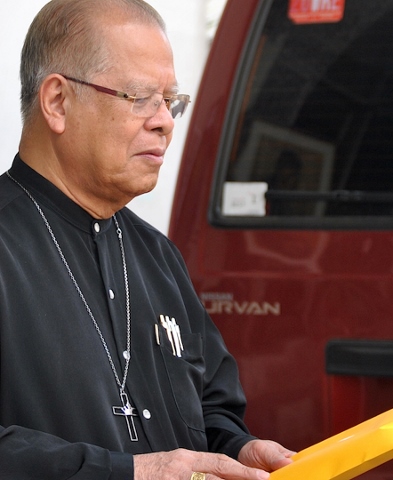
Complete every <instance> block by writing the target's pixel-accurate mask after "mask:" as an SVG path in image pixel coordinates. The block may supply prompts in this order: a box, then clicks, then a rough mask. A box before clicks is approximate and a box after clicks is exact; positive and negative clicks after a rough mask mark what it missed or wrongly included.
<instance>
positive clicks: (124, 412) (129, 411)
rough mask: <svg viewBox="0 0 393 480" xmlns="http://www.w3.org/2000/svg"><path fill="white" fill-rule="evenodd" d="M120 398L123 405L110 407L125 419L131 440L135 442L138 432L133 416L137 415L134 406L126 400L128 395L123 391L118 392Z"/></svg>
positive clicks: (114, 412)
mask: <svg viewBox="0 0 393 480" xmlns="http://www.w3.org/2000/svg"><path fill="white" fill-rule="evenodd" d="M120 400H121V403H122V404H123V405H122V406H121V407H112V411H113V414H114V415H121V416H123V417H124V418H125V419H126V422H127V428H128V433H129V435H130V439H131V442H137V441H138V434H137V433H136V428H135V423H134V418H133V417H137V416H138V413H137V411H136V408H134V407H132V406H131V404H130V401H129V400H128V395H127V394H126V393H125V392H120Z"/></svg>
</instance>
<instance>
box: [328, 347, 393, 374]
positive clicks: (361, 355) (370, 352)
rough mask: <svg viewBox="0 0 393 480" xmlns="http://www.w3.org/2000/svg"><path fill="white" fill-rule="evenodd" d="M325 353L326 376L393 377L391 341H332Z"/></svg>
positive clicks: (392, 348)
mask: <svg viewBox="0 0 393 480" xmlns="http://www.w3.org/2000/svg"><path fill="white" fill-rule="evenodd" d="M325 353H326V373H328V374H332V375H355V376H371V377H393V341H389V340H352V339H334V340H330V341H329V342H328V343H327V345H326V352H325Z"/></svg>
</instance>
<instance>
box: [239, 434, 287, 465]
mask: <svg viewBox="0 0 393 480" xmlns="http://www.w3.org/2000/svg"><path fill="white" fill-rule="evenodd" d="M294 453H295V452H292V451H290V450H288V449H287V448H284V447H283V446H282V445H280V444H279V443H276V442H272V441H270V440H252V441H251V442H248V443H246V444H245V445H244V447H243V448H242V449H241V450H240V452H239V455H238V460H239V462H240V463H242V464H243V465H246V466H248V467H253V468H261V469H263V470H265V471H266V472H273V471H274V470H277V469H278V468H281V467H285V465H288V464H290V463H292V460H291V456H292V455H294Z"/></svg>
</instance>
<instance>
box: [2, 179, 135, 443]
mask: <svg viewBox="0 0 393 480" xmlns="http://www.w3.org/2000/svg"><path fill="white" fill-rule="evenodd" d="M7 176H8V177H9V178H10V179H11V180H12V181H13V182H14V183H16V184H17V185H18V186H19V187H20V188H21V189H22V190H23V191H24V192H25V193H26V195H27V196H28V197H29V198H30V200H31V201H32V202H33V204H34V206H35V207H36V209H37V210H38V213H39V214H40V215H41V218H42V220H43V221H44V223H45V226H46V228H47V230H48V232H49V234H50V236H51V239H52V241H53V243H54V245H55V247H56V249H57V252H58V254H59V256H60V258H61V260H62V262H63V264H64V266H65V268H66V270H67V273H68V275H69V277H70V279H71V281H72V283H73V285H74V287H75V289H76V291H77V292H78V294H79V297H80V298H81V300H82V302H83V304H84V306H85V308H86V311H87V313H88V315H89V317H90V319H91V321H92V323H93V325H94V328H95V329H96V331H97V333H98V335H99V337H100V340H101V343H102V346H103V347H104V350H105V352H106V356H107V358H108V361H109V364H110V366H111V369H112V372H113V375H114V377H115V380H116V383H117V385H118V386H119V389H120V399H121V402H122V406H120V407H115V406H114V407H112V411H113V414H114V415H121V416H124V418H125V419H126V423H127V427H128V433H129V435H130V439H131V441H133V442H135V441H138V435H137V432H136V428H135V424H134V419H133V417H134V416H137V412H136V409H135V408H134V407H132V406H131V404H130V402H129V399H128V395H127V393H126V392H125V387H126V381H127V375H128V370H129V366H130V360H131V309H130V290H129V285H128V274H127V264H126V257H125V250H124V244H123V233H122V230H121V228H120V226H119V222H118V221H117V218H116V215H113V217H112V218H113V221H114V223H115V226H116V234H117V237H118V239H119V245H120V252H121V258H122V264H123V276H124V287H125V295H126V319H127V350H126V351H125V352H124V358H125V361H126V362H125V366H124V372H123V379H122V380H120V377H119V375H118V373H117V371H116V367H115V364H114V362H113V359H112V355H111V353H110V351H109V347H108V345H107V343H106V341H105V338H104V335H103V334H102V331H101V329H100V327H99V325H98V322H97V320H96V319H95V317H94V315H93V312H92V310H91V308H90V306H89V304H88V303H87V301H86V298H85V296H84V295H83V292H82V290H81V288H80V287H79V284H78V282H77V281H76V278H75V276H74V274H73V273H72V270H71V268H70V266H69V265H68V262H67V259H66V258H65V256H64V253H63V251H62V249H61V247H60V245H59V242H58V241H57V238H56V236H55V234H54V233H53V230H52V227H51V226H50V223H49V221H48V219H47V218H46V216H45V214H44V212H43V211H42V209H41V207H40V205H39V204H38V202H37V201H36V199H35V198H34V197H33V195H32V194H31V193H30V192H29V191H28V190H27V188H25V187H24V186H23V185H22V184H21V183H19V182H18V181H17V180H16V179H15V178H14V177H12V175H11V174H10V173H9V172H8V171H7Z"/></svg>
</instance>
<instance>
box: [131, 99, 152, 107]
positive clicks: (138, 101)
mask: <svg viewBox="0 0 393 480" xmlns="http://www.w3.org/2000/svg"><path fill="white" fill-rule="evenodd" d="M150 98H151V97H150V96H146V97H145V96H142V97H135V99H134V105H135V106H137V107H143V106H145V105H147V104H148V102H149V100H150Z"/></svg>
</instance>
